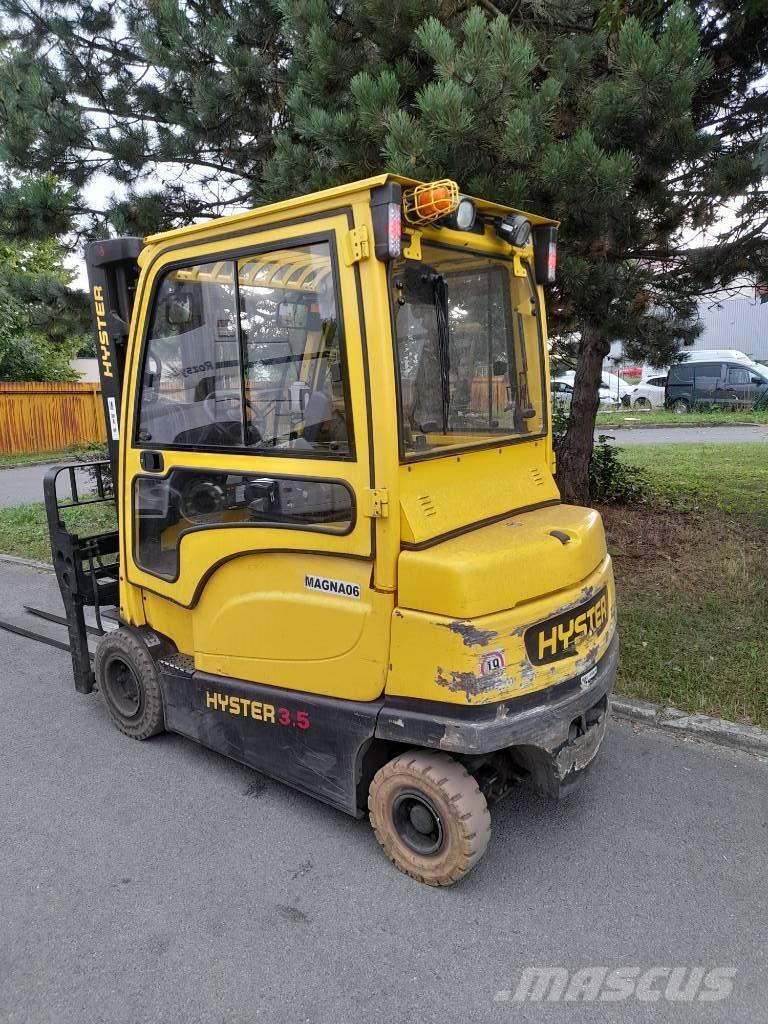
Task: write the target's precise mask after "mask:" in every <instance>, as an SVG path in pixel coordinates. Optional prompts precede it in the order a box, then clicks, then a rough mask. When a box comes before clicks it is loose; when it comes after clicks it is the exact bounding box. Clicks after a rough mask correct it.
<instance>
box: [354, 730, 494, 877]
mask: <svg viewBox="0 0 768 1024" xmlns="http://www.w3.org/2000/svg"><path fill="white" fill-rule="evenodd" d="M368 810H369V812H370V817H371V825H372V826H373V830H374V832H375V833H376V838H377V839H378V841H379V843H380V844H381V846H382V848H383V850H384V852H385V853H386V855H387V856H388V857H389V859H390V860H391V861H392V863H393V864H394V865H395V867H397V868H399V869H400V871H403V872H404V873H405V874H406V875H410V876H411V878H415V879H417V880H418V881H419V882H426V884H427V885H454V884H455V883H456V882H458V881H459V879H460V878H463V877H464V875H466V874H467V873H468V872H469V871H471V870H472V868H473V867H474V866H475V865H476V864H477V862H478V861H479V860H480V858H481V857H482V856H483V854H484V853H485V851H486V848H487V846H488V841H489V839H490V838H491V816H490V814H489V813H488V805H487V804H486V802H485V797H484V796H483V794H482V793H481V792H480V789H479V787H478V785H477V783H476V782H475V780H474V779H473V778H472V776H471V775H470V774H469V772H468V771H467V770H466V768H465V767H464V766H463V765H462V764H459V762H458V761H454V759H453V758H452V757H449V756H448V755H447V754H438V753H432V752H431V751H427V750H409V751H407V752H406V753H405V754H401V755H400V756H399V757H396V758H394V760H392V761H389V762H388V763H387V764H385V765H384V767H383V768H380V769H379V771H378V772H377V773H376V775H375V776H374V779H373V782H372V783H371V788H370V790H369V793H368Z"/></svg>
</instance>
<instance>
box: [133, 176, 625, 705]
mask: <svg viewBox="0 0 768 1024" xmlns="http://www.w3.org/2000/svg"><path fill="white" fill-rule="evenodd" d="M388 182H396V183H399V184H401V185H403V186H407V185H411V186H412V185H415V184H418V183H415V182H410V181H409V180H408V179H402V178H396V177H393V176H391V175H390V176H388V175H381V176H378V177H375V178H371V179H368V180H365V181H361V182H356V183H353V184H350V185H346V186H342V187H339V188H335V189H329V190H327V191H325V192H320V193H316V194H314V195H308V196H303V197H300V198H298V199H293V200H288V201H286V202H282V203H277V204H273V205H270V206H265V207H262V208H260V209H257V210H253V211H251V212H248V213H244V214H239V215H237V216H235V217H229V218H223V219H221V220H216V221H211V222H207V223H204V224H197V225H192V226H190V227H187V228H182V229H179V230H176V231H170V232H167V233H164V234H159V235H153V236H151V237H149V238H147V239H146V247H145V249H144V250H143V252H142V255H141V258H140V264H141V267H142V271H141V277H140V280H139V285H138V289H137V297H136V305H135V310H134V316H133V320H132V325H131V333H130V338H129V347H128V355H127V363H126V372H125V380H126V386H125V393H124V396H123V402H122V419H121V424H120V436H121V438H122V439H123V443H121V445H120V487H119V515H120V523H121V527H123V528H122V529H121V566H122V569H121V580H120V606H121V615H122V616H123V617H124V619H125V620H126V621H128V622H129V623H131V624H133V625H143V624H147V625H149V626H150V627H151V628H152V629H154V630H156V631H157V632H159V633H161V634H164V635H166V636H168V637H169V638H170V639H171V640H172V641H173V642H174V643H175V645H176V646H177V647H178V649H179V650H180V651H181V652H182V653H184V654H187V655H189V656H191V657H192V658H193V659H194V663H195V666H196V667H197V668H198V669H201V670H204V671H207V672H211V673H214V674H219V675H222V676H234V677H237V678H239V679H243V680H248V681H254V682H259V683H263V684H268V685H273V686H276V687H283V688H286V689H290V690H297V691H306V692H311V693H318V694H328V695H331V696H335V697H341V698H346V699H350V700H358V701H371V700H374V699H376V698H378V697H380V696H381V695H382V694H384V693H386V694H393V695H398V696H405V697H411V698H421V699H428V700H434V701H441V702H446V703H450V704H454V705H455V704H472V703H478V702H487V701H496V700H502V699H506V698H509V697H510V696H515V695H517V694H527V693H531V692H534V691H537V690H541V689H543V688H545V687H548V686H551V685H554V684H556V683H557V682H559V681H561V680H563V679H566V678H571V677H573V676H574V675H576V674H578V673H580V672H587V671H589V669H590V667H591V666H592V665H593V664H594V662H595V660H596V659H598V658H599V657H600V656H601V655H602V653H603V652H604V651H605V649H606V647H607V646H608V644H609V642H610V639H611V637H612V635H613V632H614V629H615V603H614V590H613V579H612V573H611V565H610V559H609V558H608V556H607V553H606V547H605V539H604V536H603V531H602V525H601V523H600V519H599V516H598V515H597V514H596V513H595V512H593V511H591V510H588V509H581V508H573V507H569V506H564V505H561V504H560V503H559V495H558V491H557V487H556V485H555V482H554V479H553V469H554V460H553V453H552V444H551V429H550V424H549V417H548V414H544V415H545V417H546V418H545V419H544V420H543V421H541V422H535V421H532V423H531V427H530V429H531V433H532V434H533V435H534V436H532V437H531V439H523V440H517V441H516V442H515V443H504V442H500V443H499V444H497V445H496V444H484V445H475V446H474V447H473V443H474V440H475V439H474V438H473V437H472V436H471V435H468V437H467V438H461V437H457V436H456V435H455V434H454V435H452V436H451V437H447V438H442V439H441V437H440V435H439V433H438V432H437V431H435V432H434V433H433V434H432V435H430V438H429V443H430V444H431V445H432V446H433V450H435V451H436V452H437V455H438V457H433V458H429V459H426V460H423V461H419V460H415V461H407V460H403V459H402V458H401V452H400V447H399V442H398V413H397V409H398V391H397V383H396V367H395V357H394V354H393V326H392V321H391V318H390V289H389V284H388V281H387V273H386V264H385V263H384V262H382V261H380V260H378V259H376V257H375V255H374V252H373V223H372V215H371V206H370V201H371V191H372V190H373V189H375V188H378V187H380V186H382V185H385V184H387V183H388ZM476 202H477V206H478V208H479V209H480V210H481V211H483V212H484V213H486V214H488V215H493V216H503V215H505V214H508V213H510V212H512V211H509V210H508V209H507V208H505V207H500V206H497V205H496V204H493V203H487V202H484V201H482V200H477V201H476ZM526 216H528V217H529V219H530V220H531V222H532V223H533V224H548V223H552V222H551V221H547V220H546V218H541V217H536V216H533V215H528V214H526ZM318 234H323V235H326V236H328V237H330V238H331V239H332V240H333V246H334V251H335V253H336V274H337V289H338V296H339V302H340V306H341V310H342V313H343V325H344V335H345V339H346V361H347V378H348V387H349V400H350V404H351V415H352V420H353V423H354V438H355V453H354V459H342V458H338V459H334V458H323V459H322V460H319V459H303V460H299V459H296V460H293V461H291V460H287V459H286V458H285V456H284V455H282V456H281V455H278V454H276V453H274V452H269V451H259V452H258V453H257V452H253V453H249V452H242V451H240V452H236V451H231V452H226V451H219V452H215V453H212V452H210V451H209V452H205V451H190V450H173V449H171V448H168V449H162V450H163V456H164V462H165V467H164V472H166V473H168V472H171V471H173V470H179V469H183V468H187V469H196V468H197V469H201V470H203V469H208V470H211V469H215V471H216V472H217V473H221V474H238V473H239V474H251V475H258V476H260V477H264V478H269V477H270V476H271V475H275V476H279V475H280V474H285V473H286V472H290V474H291V475H292V476H293V477H297V478H300V479H301V478H302V477H306V478H307V479H313V480H316V479H318V478H320V479H328V480H337V481H344V482H345V483H346V485H348V487H349V488H350V489H351V491H352V492H353V494H354V504H355V515H354V522H353V524H352V526H351V528H350V529H349V530H348V531H347V532H345V533H344V534H343V535H342V534H334V533H331V532H309V531H304V530H301V529H295V528H294V529H283V528H280V527H279V526H274V525H259V526H258V528H251V527H250V526H248V525H247V524H245V523H244V522H243V521H242V520H241V519H239V518H238V516H237V515H234V516H232V517H231V518H230V519H229V520H228V521H226V522H223V523H220V524H219V525H217V527H216V529H210V530H206V529H200V528H199V524H198V528H197V529H194V530H186V528H185V524H184V522H183V521H181V522H180V523H179V524H177V525H176V526H174V527H173V528H172V530H169V531H168V533H167V536H164V537H163V538H162V544H163V545H165V546H166V547H167V548H169V549H170V548H171V547H175V548H176V549H177V551H178V573H177V575H176V576H174V577H171V576H170V575H168V576H167V577H163V576H160V575H157V574H154V573H152V572H149V571H147V570H146V569H144V568H142V567H141V565H140V558H139V557H138V551H137V523H136V514H135V507H134V500H135V499H134V491H135V481H136V479H137V478H143V477H144V476H145V475H146V474H145V472H144V470H143V469H142V466H141V463H140V458H141V453H142V446H141V445H137V444H136V443H135V442H134V441H133V440H132V439H133V438H134V437H135V423H134V409H135V407H136V402H137V390H138V388H139V383H140V381H141V377H142V370H141V359H142V341H143V338H144V336H145V333H146V329H147V323H148V319H149V317H150V315H151V309H150V304H151V300H152V295H153V285H154V284H155V283H156V282H157V281H158V280H159V278H160V277H161V276H162V275H163V274H164V273H165V272H166V271H168V270H169V269H170V270H172V269H173V268H175V267H176V268H177V270H176V271H175V273H176V274H177V275H178V279H179V280H183V279H184V276H185V275H186V276H187V278H189V279H194V277H195V273H197V272H196V271H194V270H191V269H190V265H191V264H192V263H195V264H197V265H200V264H208V265H210V264H212V263H213V264H215V262H216V260H219V259H224V258H226V256H227V254H228V253H231V252H234V251H236V252H238V253H240V254H247V253H248V252H249V250H252V251H258V252H262V251H264V250H265V249H268V248H269V246H270V245H272V246H274V247H275V248H281V249H282V250H283V251H285V250H289V249H290V248H291V246H299V245H300V244H301V243H302V241H303V240H304V239H306V238H307V237H309V236H316V235H318ZM432 244H434V245H436V244H441V245H443V246H444V245H449V246H452V247H455V249H456V250H457V253H459V255H461V252H460V251H461V250H463V251H465V252H467V253H474V254H477V256H478V258H482V257H488V256H490V257H500V258H503V259H504V260H505V261H507V262H508V265H509V273H510V276H511V280H512V282H513V284H512V289H513V300H514V302H515V304H516V306H515V308H516V309H517V308H518V306H519V307H520V308H522V306H523V299H524V294H525V293H524V291H523V290H522V289H524V287H525V274H526V271H525V262H526V261H528V260H530V259H532V247H531V246H530V245H529V246H528V247H527V248H524V249H522V250H515V252H514V253H512V252H511V249H510V246H509V245H507V244H506V243H505V242H502V241H501V240H500V239H498V238H497V237H496V235H495V234H494V232H493V231H492V230H491V229H490V228H488V229H487V230H486V231H485V233H484V234H478V233H468V232H457V231H451V230H448V229H446V228H438V227H433V226H429V225H427V226H424V227H422V228H420V229H419V231H418V232H415V233H413V234H411V235H410V240H409V245H410V251H411V254H415V253H417V252H420V251H421V250H422V249H424V248H425V247H427V246H429V245H432ZM457 259H458V256H457ZM245 270H247V273H248V275H250V277H249V278H248V279H247V280H246V279H245V278H243V280H242V281H241V282H240V283H241V286H242V285H243V284H244V283H247V284H249V285H253V284H254V283H256V284H258V283H259V282H267V281H269V282H271V283H273V284H274V282H275V281H281V282H282V284H283V286H285V287H290V286H291V284H293V286H294V287H297V288H299V289H301V290H304V291H309V290H311V288H312V280H311V279H310V278H309V276H308V275H309V272H308V270H307V269H306V268H303V267H302V264H301V259H300V258H299V257H297V258H296V259H293V260H292V259H290V258H283V259H282V262H280V261H278V263H276V264H274V265H270V264H269V263H268V261H267V260H266V258H264V259H261V260H260V259H259V258H257V257H254V258H253V261H252V262H249V264H248V265H247V267H246V268H245ZM244 272H245V271H244ZM330 272H331V268H330V267H328V268H327V269H326V271H325V273H326V274H329V273H330ZM212 273H214V275H215V274H216V273H217V271H212ZM518 288H519V289H521V291H520V292H519V293H518V292H517V291H515V289H518ZM538 299H539V303H540V306H541V308H542V310H543V307H544V296H543V292H542V290H541V289H540V288H539V289H538ZM542 319H543V318H542ZM518 322H519V324H520V325H521V326H520V328H519V333H518V336H517V342H516V343H517V345H518V346H519V348H520V349H524V350H525V351H524V354H527V358H528V362H529V363H530V364H531V365H541V367H542V371H543V375H542V379H543V381H544V382H546V383H545V385H544V395H545V396H546V398H547V403H546V404H548V398H549V387H548V380H549V367H548V357H547V346H546V334H545V333H544V334H543V337H538V336H537V334H536V331H535V330H534V329H533V326H532V322H528V321H525V322H524V321H523V320H522V319H518ZM544 331H545V328H544ZM316 344H317V345H322V344H323V339H322V337H321V335H320V334H319V333H318V335H317V339H316ZM537 360H538V361H539V362H537ZM301 372H302V374H303V375H304V379H306V375H308V374H311V373H312V366H311V365H310V364H309V363H308V364H307V365H306V366H305V367H303V368H302V371H301ZM546 404H544V405H543V406H542V407H543V408H546ZM538 415H539V416H541V415H542V413H541V412H539V414H538ZM187 525H189V524H187ZM553 530H555V531H558V532H559V533H560V534H561V535H562V536H564V537H566V538H567V540H566V542H565V543H564V542H563V539H562V536H561V537H560V538H558V537H557V536H553V534H552V531H553ZM308 576H312V577H319V578H323V579H332V580H341V581H344V582H345V584H348V585H349V586H354V587H355V588H358V589H357V591H356V592H357V593H359V597H357V598H355V599H354V600H350V599H349V598H348V597H345V596H338V595H336V594H328V593H314V592H310V591H308V589H307V585H306V579H307V577H308ZM603 591H604V594H605V600H606V602H607V608H608V613H607V620H606V622H605V623H604V624H603V627H602V629H601V630H600V631H599V634H594V633H593V634H591V635H590V636H588V637H585V638H583V640H579V639H578V638H577V639H576V641H575V642H574V646H573V649H572V651H571V653H570V654H569V656H567V657H565V658H561V659H559V660H557V661H556V662H554V663H553V664H548V665H540V666H536V665H534V664H532V663H531V661H530V660H529V658H528V656H527V654H526V648H525V644H524V632H525V630H526V629H527V628H528V627H529V626H531V625H535V624H536V623H538V622H541V621H543V620H546V619H548V618H551V617H553V616H558V615H562V614H564V613H567V612H568V610H569V609H574V608H578V607H580V606H581V605H583V603H584V602H585V601H586V600H588V599H589V597H590V596H591V595H594V594H599V593H601V592H603ZM489 655H495V657H496V661H494V660H493V658H490V659H489V658H488V657H487V656H489ZM499 658H500V659H501V660H499ZM502 662H503V664H501V663H502ZM500 665H501V667H499V666H500ZM494 666H495V667H494ZM486 669H487V671H485V670H486Z"/></svg>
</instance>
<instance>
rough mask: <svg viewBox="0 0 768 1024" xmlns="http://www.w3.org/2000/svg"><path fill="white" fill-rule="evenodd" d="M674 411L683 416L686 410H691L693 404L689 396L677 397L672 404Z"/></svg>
mask: <svg viewBox="0 0 768 1024" xmlns="http://www.w3.org/2000/svg"><path fill="white" fill-rule="evenodd" d="M670 408H671V409H672V412H676V413H677V414H678V415H679V416H682V415H683V414H684V413H686V412H690V411H691V404H690V402H689V401H688V399H687V398H676V399H675V400H674V402H673V403H672V405H671V406H670Z"/></svg>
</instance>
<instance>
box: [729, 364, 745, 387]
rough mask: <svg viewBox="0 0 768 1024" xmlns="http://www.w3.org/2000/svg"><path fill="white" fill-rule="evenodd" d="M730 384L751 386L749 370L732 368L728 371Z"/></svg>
mask: <svg viewBox="0 0 768 1024" xmlns="http://www.w3.org/2000/svg"><path fill="white" fill-rule="evenodd" d="M728 383H729V384H749V370H744V369H742V368H741V367H737V366H731V367H730V368H729V370H728Z"/></svg>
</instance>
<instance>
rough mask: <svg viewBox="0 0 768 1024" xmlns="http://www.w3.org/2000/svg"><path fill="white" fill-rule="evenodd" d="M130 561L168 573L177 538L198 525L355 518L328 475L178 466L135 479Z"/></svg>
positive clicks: (175, 559) (346, 496)
mask: <svg viewBox="0 0 768 1024" xmlns="http://www.w3.org/2000/svg"><path fill="white" fill-rule="evenodd" d="M134 488H135V508H136V552H137V553H136V561H137V563H138V564H139V565H140V566H141V568H142V569H145V570H146V571H147V572H151V573H153V574H154V575H156V576H163V577H165V578H168V579H174V578H175V577H176V576H178V572H179V545H180V543H181V538H182V537H183V536H184V534H185V533H188V532H189V531H190V530H194V529H200V528H202V527H205V528H210V527H215V526H227V527H251V528H253V527H259V526H273V527H274V526H279V527H283V528H291V527H293V528H294V529H303V530H313V531H316V532H320V533H335V534H345V533H348V532H349V531H350V530H351V529H352V527H353V525H354V521H355V509H354V503H353V499H352V493H351V491H350V490H349V488H348V487H347V486H346V485H345V484H343V483H340V482H338V481H335V480H314V479H311V478H308V477H283V476H280V477H272V476H271V477H265V476H258V475H256V474H249V473H217V472H215V471H214V470H210V469H187V468H177V469H173V470H171V472H170V473H169V474H168V476H166V477H155V476H138V477H136V479H135V481H134Z"/></svg>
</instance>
